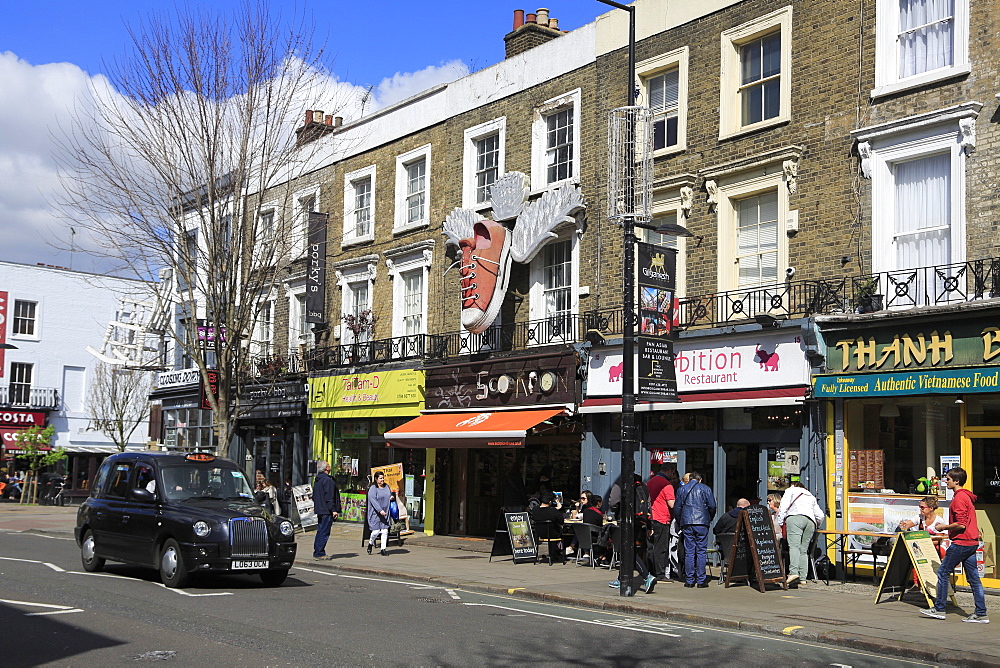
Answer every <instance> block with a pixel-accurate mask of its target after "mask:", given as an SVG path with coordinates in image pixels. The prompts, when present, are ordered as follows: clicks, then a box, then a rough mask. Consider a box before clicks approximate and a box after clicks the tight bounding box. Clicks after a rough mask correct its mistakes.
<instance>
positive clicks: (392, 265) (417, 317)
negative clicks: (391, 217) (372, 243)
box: [385, 240, 434, 337]
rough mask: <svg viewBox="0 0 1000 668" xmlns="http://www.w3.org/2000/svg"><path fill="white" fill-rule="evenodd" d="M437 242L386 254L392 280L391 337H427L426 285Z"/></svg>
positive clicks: (420, 244)
mask: <svg viewBox="0 0 1000 668" xmlns="http://www.w3.org/2000/svg"><path fill="white" fill-rule="evenodd" d="M433 248H434V241H433V240H427V241H422V242H418V243H417V244H412V245H410V246H408V247H406V248H403V249H397V250H393V251H387V252H386V253H385V256H386V265H387V266H388V268H389V278H390V279H391V280H392V304H393V309H392V336H393V337H404V336H416V335H419V334H426V333H427V283H428V276H429V274H428V272H429V271H430V266H431V258H432V253H433Z"/></svg>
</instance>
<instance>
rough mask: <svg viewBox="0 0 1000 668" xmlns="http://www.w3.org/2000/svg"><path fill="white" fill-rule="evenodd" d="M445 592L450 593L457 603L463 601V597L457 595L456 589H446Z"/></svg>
mask: <svg viewBox="0 0 1000 668" xmlns="http://www.w3.org/2000/svg"><path fill="white" fill-rule="evenodd" d="M445 591H446V592H448V596H451V597H452V598H453V599H455V600H456V601H461V600H462V597H461V596H459V595H458V594H456V593H455V590H454V589H445Z"/></svg>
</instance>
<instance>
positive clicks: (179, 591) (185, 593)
mask: <svg viewBox="0 0 1000 668" xmlns="http://www.w3.org/2000/svg"><path fill="white" fill-rule="evenodd" d="M153 584H155V585H156V586H157V587H163V588H164V589H166V590H167V591H172V592H174V593H175V594H180V595H181V596H232V595H233V592H231V591H217V592H208V593H206V594H192V593H191V592H189V591H184V590H183V589H171V588H170V587H168V586H167V585H165V584H163V583H162V582H154V583H153Z"/></svg>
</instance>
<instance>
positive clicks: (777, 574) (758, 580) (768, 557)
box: [726, 506, 788, 592]
mask: <svg viewBox="0 0 1000 668" xmlns="http://www.w3.org/2000/svg"><path fill="white" fill-rule="evenodd" d="M743 580H746V581H747V583H748V584H749V585H751V586H753V587H756V588H757V589H758V590H759V591H761V592H764V591H765V585H767V584H776V585H780V586H781V587H782V589H788V584H787V583H786V582H785V567H784V565H783V564H782V563H781V551H780V550H779V549H778V541H777V540H776V539H775V537H774V525H772V524H771V513H770V511H769V510H768V509H767V508H765V507H764V506H750V507H748V508H746V509H745V510H744V511H743V512H741V513H740V518H739V520H738V521H737V523H736V537H735V538H734V539H733V547H732V550H731V551H730V553H729V561H728V562H727V566H726V586H727V587H728V586H729V585H730V583H732V582H740V581H743Z"/></svg>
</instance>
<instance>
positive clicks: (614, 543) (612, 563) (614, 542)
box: [608, 524, 622, 571]
mask: <svg viewBox="0 0 1000 668" xmlns="http://www.w3.org/2000/svg"><path fill="white" fill-rule="evenodd" d="M621 556H622V530H621V527H619V526H618V525H617V524H616V525H614V526H612V527H611V559H610V560H609V561H608V570H609V571H610V570H612V569H613V568H615V567H616V566H620V565H621Z"/></svg>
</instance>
